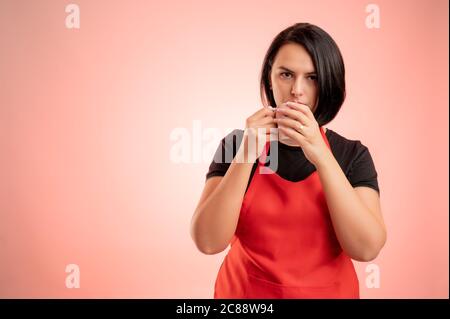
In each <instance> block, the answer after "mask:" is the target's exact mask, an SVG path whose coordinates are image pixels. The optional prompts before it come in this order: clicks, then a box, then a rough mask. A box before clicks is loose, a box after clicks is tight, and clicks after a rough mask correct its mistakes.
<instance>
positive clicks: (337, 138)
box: [326, 128, 367, 149]
mask: <svg viewBox="0 0 450 319" xmlns="http://www.w3.org/2000/svg"><path fill="white" fill-rule="evenodd" d="M326 136H327V138H328V140H329V142H330V146H332V147H333V146H334V147H335V148H344V149H363V148H367V146H366V145H364V144H363V143H362V142H361V140H360V139H350V138H347V137H345V136H343V135H341V134H339V133H337V132H336V131H334V130H332V129H329V128H327V131H326Z"/></svg>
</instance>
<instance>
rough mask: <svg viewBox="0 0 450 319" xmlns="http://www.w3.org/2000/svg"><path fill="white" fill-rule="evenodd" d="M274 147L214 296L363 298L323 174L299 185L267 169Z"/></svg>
mask: <svg viewBox="0 0 450 319" xmlns="http://www.w3.org/2000/svg"><path fill="white" fill-rule="evenodd" d="M320 132H321V134H322V137H323V138H324V140H325V143H326V145H327V146H328V148H330V145H329V143H328V140H327V137H326V135H325V133H324V131H323V128H322V127H320ZM269 147H270V142H269V141H268V142H267V143H266V145H265V148H264V151H263V153H262V155H261V157H260V160H259V161H258V168H257V169H256V171H255V173H254V175H253V178H252V181H251V183H250V185H249V187H248V190H247V192H246V194H245V196H244V199H243V202H242V207H241V211H240V217H239V222H238V225H237V228H236V232H235V235H234V236H233V239H232V240H231V248H230V250H229V251H228V254H227V255H226V257H225V259H224V261H223V263H222V265H221V267H220V270H219V273H218V275H217V279H216V282H215V291H214V298H255V299H256V298H277V299H278V298H359V284H358V278H357V276H356V272H355V269H354V266H353V263H352V261H351V259H350V258H349V257H348V256H347V255H346V254H345V253H344V252H343V250H342V248H341V246H340V245H339V242H338V240H337V238H336V234H335V232H334V229H333V225H332V223H331V218H330V214H329V211H328V207H327V203H326V199H325V194H324V192H323V189H322V185H321V182H320V179H319V175H318V173H317V170H315V171H314V172H313V173H312V174H311V175H309V176H308V177H307V178H306V179H304V180H302V181H299V182H291V181H288V180H285V179H283V178H282V177H280V176H279V175H278V174H276V173H275V172H273V170H270V168H269V167H265V166H264V162H265V160H266V157H267V151H268V150H269ZM261 168H263V169H266V170H270V173H269V174H267V173H266V174H261V173H260V169H261ZM266 172H267V171H266Z"/></svg>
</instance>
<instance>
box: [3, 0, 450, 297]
mask: <svg viewBox="0 0 450 319" xmlns="http://www.w3.org/2000/svg"><path fill="white" fill-rule="evenodd" d="M69 3H70V2H68V1H17V0H6V1H5V0H2V1H1V2H0V41H1V45H0V88H1V89H0V146H1V150H2V156H1V166H0V180H1V181H2V182H1V183H0V187H1V188H0V297H3V298H23V297H32V298H34V297H56V298H66V297H68V298H72V297H73V298H79V297H87V298H91V297H94V298H99V297H114V298H116V297H117V298H120V297H124V298H131V297H138V298H210V297H212V293H213V285H214V280H215V277H216V274H217V271H218V267H219V266H220V263H221V262H222V259H223V258H224V256H225V252H224V253H221V254H219V255H214V256H206V255H202V254H201V253H200V252H198V251H197V250H196V248H195V246H194V244H193V242H192V240H191V238H190V235H189V223H190V219H191V216H192V214H193V211H194V209H195V206H196V204H197V201H198V199H199V196H200V193H201V191H202V188H203V185H204V182H205V174H206V172H207V168H208V166H209V162H210V160H211V159H212V152H213V151H214V149H215V148H216V146H217V143H218V142H219V139H218V138H217V139H215V140H214V141H213V143H212V145H213V147H212V149H211V150H210V156H209V157H208V159H207V160H206V161H203V162H192V163H185V164H177V163H173V162H172V161H171V160H170V149H171V147H172V145H173V144H174V142H173V141H171V140H170V132H171V131H172V130H173V129H174V128H176V127H185V128H186V129H188V130H189V131H190V132H192V130H193V129H192V125H193V121H194V120H200V121H201V124H202V127H203V128H206V127H211V128H218V129H221V130H222V131H223V133H224V134H225V133H227V132H228V129H231V128H243V127H244V123H245V118H246V117H248V116H249V115H250V114H252V113H253V112H255V111H256V109H257V108H259V107H261V105H262V104H261V101H260V100H259V91H258V76H259V71H260V67H261V63H262V59H263V56H264V54H265V51H266V49H267V48H268V45H269V44H270V42H271V40H272V39H273V37H274V36H275V35H276V34H277V33H278V32H280V31H281V30H282V29H284V28H285V27H287V26H289V25H291V24H293V23H295V22H310V23H313V24H316V25H318V26H320V27H322V28H323V29H325V30H326V31H327V32H328V33H329V34H330V35H331V36H332V37H333V38H334V39H335V40H336V42H337V43H338V45H339V47H340V48H341V51H342V54H343V56H344V61H345V63H346V71H347V77H346V78H347V87H348V95H347V99H346V101H345V103H344V105H343V108H342V110H341V112H340V113H339V114H338V116H337V118H336V119H335V120H334V121H333V122H331V123H330V124H329V125H327V127H328V128H330V129H332V130H335V131H336V132H338V133H339V134H341V135H343V136H345V137H347V138H349V139H358V140H361V141H362V143H363V144H365V145H366V146H368V147H369V149H370V151H371V154H372V157H373V159H374V162H375V165H376V169H377V171H378V173H379V184H380V189H381V204H382V209H383V214H384V217H385V220H386V224H387V227H388V241H387V244H386V246H385V248H384V249H383V251H382V252H381V254H380V255H379V257H378V258H377V259H376V260H374V261H373V262H372V263H375V264H377V265H378V266H379V267H380V276H381V277H380V278H381V281H380V283H381V286H380V288H372V289H369V288H367V287H366V286H365V278H366V273H365V269H366V266H367V265H368V264H370V263H357V262H355V264H356V267H357V271H358V275H359V278H360V285H361V296H362V297H363V298H448V296H449V294H448V283H449V278H448V273H449V265H448V260H449V259H448V258H449V256H448V251H449V247H448V239H449V238H448V236H449V233H448V208H449V207H448V204H449V203H448V198H449V197H448V191H449V190H448V164H449V158H448V151H449V149H448V142H449V141H448V133H449V131H448V129H449V125H448V124H449V123H448V110H449V108H448V97H449V96H448V85H449V83H448V1H446V0H442V1H441V0H433V1H428V0H421V1H411V0H403V1H387V0H383V1H376V2H374V3H375V4H377V5H378V6H379V8H380V14H381V28H380V29H368V28H367V27H366V26H365V18H366V16H367V13H366V12H365V6H366V5H367V4H368V3H370V2H367V1H356V0H353V1H299V0H295V1H277V2H274V1H261V0H258V1H256V0H255V1H226V2H217V1H153V2H149V1H144V0H142V1H87V0H85V1H74V3H76V4H78V5H79V6H80V13H81V28H80V29H79V30H75V29H67V28H66V27H65V18H66V16H67V13H65V6H66V5H67V4H69ZM220 137H222V136H220ZM71 263H74V264H77V265H79V267H80V272H81V276H80V284H81V287H80V288H79V289H68V288H66V287H65V278H66V276H67V274H66V273H65V267H66V265H67V264H71Z"/></svg>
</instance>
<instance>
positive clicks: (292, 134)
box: [278, 127, 306, 147]
mask: <svg viewBox="0 0 450 319" xmlns="http://www.w3.org/2000/svg"><path fill="white" fill-rule="evenodd" d="M278 129H279V130H280V132H283V133H284V134H285V135H286V136H288V137H290V138H292V139H293V140H294V141H298V142H299V144H300V146H301V147H303V145H304V143H305V141H306V138H305V137H304V136H303V135H302V134H300V133H299V132H297V131H295V130H294V129H292V128H290V127H279V128H278Z"/></svg>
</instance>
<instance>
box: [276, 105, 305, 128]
mask: <svg viewBox="0 0 450 319" xmlns="http://www.w3.org/2000/svg"><path fill="white" fill-rule="evenodd" d="M277 112H279V114H282V115H286V116H288V117H290V118H291V119H294V120H297V121H300V122H301V123H302V124H304V125H306V124H308V123H309V122H310V119H309V117H307V116H306V115H305V114H304V113H301V112H300V111H297V110H294V109H291V108H280V109H279V110H278V111H277Z"/></svg>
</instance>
